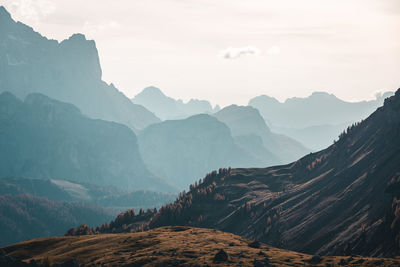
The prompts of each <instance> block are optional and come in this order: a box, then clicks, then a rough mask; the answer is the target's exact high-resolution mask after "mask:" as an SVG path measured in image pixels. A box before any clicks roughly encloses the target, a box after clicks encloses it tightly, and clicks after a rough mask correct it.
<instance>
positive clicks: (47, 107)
mask: <svg viewBox="0 0 400 267" xmlns="http://www.w3.org/2000/svg"><path fill="white" fill-rule="evenodd" d="M0 129H1V130H0V162H1V168H0V177H7V176H21V177H32V178H46V179H56V180H63V179H67V180H71V181H76V182H81V183H82V182H85V183H92V184H97V185H113V186H117V187H123V188H125V189H127V190H139V189H147V190H156V191H168V190H173V189H172V188H171V187H170V186H169V185H167V183H165V182H164V181H162V180H161V179H158V178H156V177H154V176H153V175H152V174H151V173H150V172H149V171H148V170H147V169H146V167H145V166H144V164H143V161H142V158H141V156H140V154H139V149H138V145H137V140H136V136H135V134H134V133H133V132H132V130H131V129H129V128H128V127H127V126H124V125H122V124H117V123H113V122H107V121H102V120H93V119H89V118H87V117H85V116H83V115H82V114H81V113H80V111H79V110H78V109H77V108H76V107H74V106H73V105H71V104H66V103H62V102H59V101H56V100H52V99H50V98H48V97H46V96H44V95H41V94H30V95H28V96H27V97H26V99H25V101H24V102H22V101H21V100H19V99H18V98H16V97H15V96H14V95H12V94H11V93H8V92H5V93H2V94H0Z"/></svg>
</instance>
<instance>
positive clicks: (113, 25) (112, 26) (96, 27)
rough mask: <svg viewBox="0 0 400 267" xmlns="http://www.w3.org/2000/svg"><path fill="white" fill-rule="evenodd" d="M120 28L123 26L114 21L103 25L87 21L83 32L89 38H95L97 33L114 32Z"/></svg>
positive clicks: (102, 23)
mask: <svg viewBox="0 0 400 267" xmlns="http://www.w3.org/2000/svg"><path fill="white" fill-rule="evenodd" d="M119 28H121V24H120V23H118V22H116V21H113V20H111V21H105V22H101V23H94V22H92V21H86V22H85V24H84V25H83V32H84V33H85V34H86V35H88V36H93V35H95V34H97V33H103V32H108V31H113V30H116V29H119Z"/></svg>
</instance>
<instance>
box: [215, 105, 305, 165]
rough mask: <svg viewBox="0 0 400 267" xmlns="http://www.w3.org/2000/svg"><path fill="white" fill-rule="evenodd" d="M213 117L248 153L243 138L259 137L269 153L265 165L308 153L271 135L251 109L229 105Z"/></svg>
mask: <svg viewBox="0 0 400 267" xmlns="http://www.w3.org/2000/svg"><path fill="white" fill-rule="evenodd" d="M214 116H215V117H216V118H217V119H218V120H219V121H221V122H223V123H225V124H226V125H228V127H229V128H230V129H231V131H232V135H233V136H234V137H239V138H238V142H239V143H241V144H242V145H243V146H244V148H248V150H249V151H252V149H251V148H250V147H249V146H246V145H245V144H244V137H245V138H246V139H247V140H249V139H250V138H251V136H252V135H256V136H259V137H261V140H262V144H263V147H264V148H265V150H267V151H269V152H270V155H269V157H268V158H265V162H266V163H267V165H271V163H272V164H278V163H288V162H291V161H294V160H296V159H298V158H300V157H302V156H304V155H305V154H307V153H309V152H310V150H309V149H307V148H305V147H304V146H303V145H302V144H300V143H299V142H297V141H296V140H293V139H291V138H289V137H287V136H283V135H279V134H275V133H272V132H271V130H270V129H269V128H268V126H267V125H266V123H265V121H264V119H263V117H262V116H261V115H260V112H259V111H258V110H257V109H255V108H253V107H250V106H247V107H245V106H237V105H231V106H228V107H225V108H223V109H222V110H220V111H219V112H217V113H215V114H214ZM253 138H254V137H253ZM256 154H257V153H256Z"/></svg>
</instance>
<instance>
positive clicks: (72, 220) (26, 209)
mask: <svg viewBox="0 0 400 267" xmlns="http://www.w3.org/2000/svg"><path fill="white" fill-rule="evenodd" d="M0 214H1V216H0V246H5V245H7V244H12V243H16V242H21V241H23V240H28V239H32V238H38V237H47V236H56V235H63V234H64V233H65V229H68V228H71V227H76V226H78V225H80V224H82V223H87V224H89V225H99V224H101V223H104V222H105V221H109V220H110V219H111V218H112V217H113V216H114V215H115V213H114V212H110V211H108V210H105V209H103V208H100V207H97V206H94V205H90V204H85V203H64V202H56V201H51V200H48V199H45V198H40V197H34V196H30V195H18V196H11V195H3V196H0ZM0 265H1V266H7V265H3V264H2V262H1V260H0Z"/></svg>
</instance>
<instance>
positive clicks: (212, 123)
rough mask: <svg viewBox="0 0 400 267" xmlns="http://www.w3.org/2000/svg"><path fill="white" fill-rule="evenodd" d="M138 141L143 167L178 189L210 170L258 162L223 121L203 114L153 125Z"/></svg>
mask: <svg viewBox="0 0 400 267" xmlns="http://www.w3.org/2000/svg"><path fill="white" fill-rule="evenodd" d="M138 142H139V148H140V153H141V155H142V157H143V160H144V162H145V164H146V166H148V168H149V169H151V170H152V171H153V172H154V173H155V174H156V175H157V176H159V177H163V178H164V179H166V180H167V181H168V182H170V183H171V184H173V185H175V186H176V187H178V188H180V189H185V188H187V187H188V186H189V185H190V184H191V183H194V181H197V180H198V179H200V178H201V177H203V176H204V173H207V171H209V170H210V169H215V168H218V167H221V166H224V167H229V166H259V165H261V161H259V160H258V159H257V158H255V157H253V156H252V155H251V154H249V153H247V152H246V151H245V150H243V149H242V148H240V147H239V146H238V145H237V144H236V143H235V141H234V139H233V137H232V135H231V131H230V129H229V128H228V127H227V126H226V125H225V124H224V123H222V122H220V121H218V120H217V119H216V118H214V117H212V116H210V115H207V114H201V115H195V116H192V117H189V118H187V119H184V120H167V121H164V122H161V123H157V124H153V125H151V126H149V127H147V128H146V129H144V130H143V131H141V132H140V133H139V135H138Z"/></svg>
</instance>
